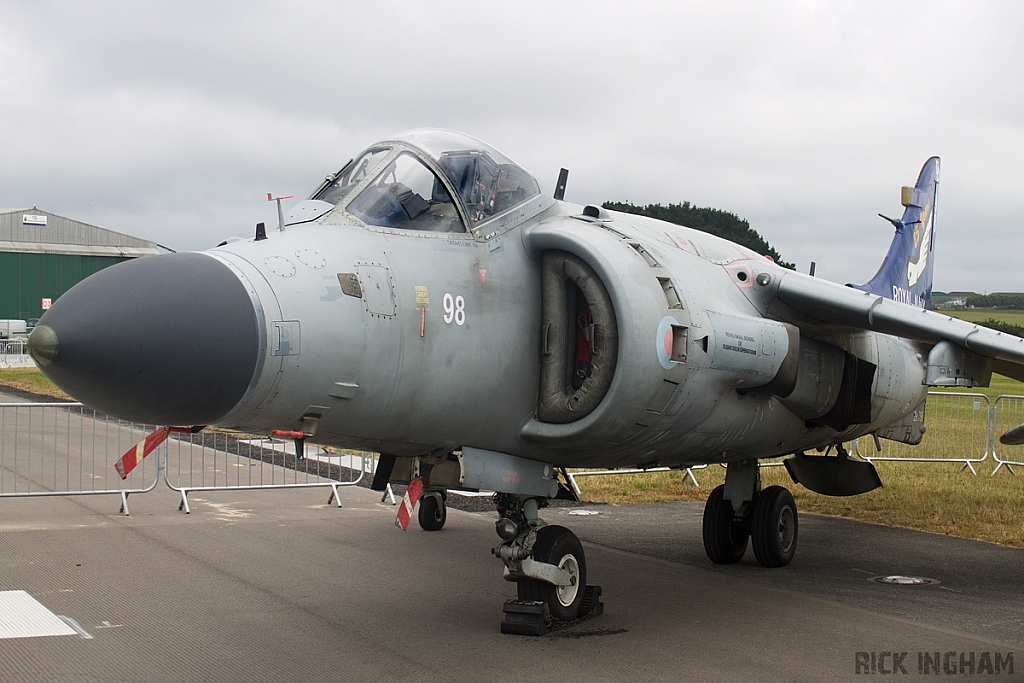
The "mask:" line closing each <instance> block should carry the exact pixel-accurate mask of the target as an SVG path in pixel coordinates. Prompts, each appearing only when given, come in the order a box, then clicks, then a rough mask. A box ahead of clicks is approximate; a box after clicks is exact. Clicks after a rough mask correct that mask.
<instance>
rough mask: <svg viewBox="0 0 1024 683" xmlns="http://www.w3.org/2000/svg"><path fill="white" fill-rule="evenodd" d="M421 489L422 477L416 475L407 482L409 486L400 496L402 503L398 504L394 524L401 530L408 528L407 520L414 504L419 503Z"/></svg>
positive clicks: (414, 506)
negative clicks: (403, 494)
mask: <svg viewBox="0 0 1024 683" xmlns="http://www.w3.org/2000/svg"><path fill="white" fill-rule="evenodd" d="M422 491H423V480H422V479H420V478H419V477H416V478H415V479H413V480H412V481H410V482H409V488H407V489H406V490H405V496H403V497H402V504H401V505H399V506H398V519H396V520H395V526H397V527H402V531H408V530H409V521H410V520H411V519H412V515H413V513H414V512H415V511H416V506H417V505H419V502H420V493H421V492H422Z"/></svg>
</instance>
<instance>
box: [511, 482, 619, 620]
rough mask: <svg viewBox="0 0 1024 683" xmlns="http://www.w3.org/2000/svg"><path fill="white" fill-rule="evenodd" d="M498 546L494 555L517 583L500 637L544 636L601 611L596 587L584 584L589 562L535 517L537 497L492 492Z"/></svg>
mask: <svg viewBox="0 0 1024 683" xmlns="http://www.w3.org/2000/svg"><path fill="white" fill-rule="evenodd" d="M495 503H496V507H497V509H498V513H499V514H500V515H501V517H500V518H499V519H498V521H497V523H496V525H495V528H496V530H497V532H498V535H499V536H500V537H501V539H502V542H501V543H500V544H499V545H498V547H497V548H495V549H494V550H493V551H492V552H493V553H494V555H496V556H497V557H499V558H500V559H501V561H502V562H504V563H505V579H506V580H507V581H515V582H516V591H517V594H518V598H519V599H518V600H509V601H507V602H506V603H505V607H504V614H505V618H504V620H503V621H502V623H501V631H502V633H515V634H520V635H543V634H544V633H547V632H548V631H550V630H551V629H553V628H560V627H564V626H568V625H571V624H574V623H577V622H578V621H581V620H583V619H589V618H590V617H594V616H597V615H599V614H601V613H603V612H604V605H603V604H601V601H600V596H601V588H600V586H588V585H587V560H586V556H585V555H584V552H583V545H582V544H581V543H580V540H579V538H577V536H576V534H574V533H573V532H572V531H570V530H569V529H566V528H565V527H562V526H549V525H547V524H545V522H544V520H542V519H541V518H540V517H539V516H538V515H537V510H538V508H539V507H540V503H541V501H540V499H538V498H524V497H521V496H515V495H511V494H503V493H498V494H495Z"/></svg>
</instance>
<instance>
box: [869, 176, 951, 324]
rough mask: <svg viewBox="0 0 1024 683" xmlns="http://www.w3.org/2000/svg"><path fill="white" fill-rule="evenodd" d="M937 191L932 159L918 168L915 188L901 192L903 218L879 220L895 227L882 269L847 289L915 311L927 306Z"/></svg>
mask: <svg viewBox="0 0 1024 683" xmlns="http://www.w3.org/2000/svg"><path fill="white" fill-rule="evenodd" d="M938 189H939V158H938V157H932V158H931V159H929V160H928V161H926V162H925V163H924V167H922V168H921V175H919V176H918V178H917V185H915V186H914V187H904V188H903V192H902V196H901V200H902V203H903V206H905V207H906V209H905V210H904V211H903V218H901V219H900V220H896V219H895V218H887V217H885V216H882V218H885V219H886V220H888V221H889V222H890V223H892V224H893V225H894V226H896V236H895V237H893V240H892V244H890V245H889V253H888V254H886V255H885V260H884V261H882V266H881V267H880V268H879V269H878V272H877V273H875V276H874V277H873V278H871V281H870V282H868V283H867V284H863V285H849V286H850V287H853V288H855V289H862V290H864V291H865V292H871V293H872V294H877V295H879V296H884V297H886V298H887V299H894V300H896V301H900V302H902V303H905V304H910V305H912V306H918V307H919V308H929V307H930V306H931V301H932V266H933V265H934V259H933V255H934V254H933V252H934V250H935V240H934V237H935V234H934V232H935V194H936V192H937V191H938ZM879 215H880V216H881V215H882V214H879Z"/></svg>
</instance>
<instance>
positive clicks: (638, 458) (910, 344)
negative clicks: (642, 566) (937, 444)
mask: <svg viewBox="0 0 1024 683" xmlns="http://www.w3.org/2000/svg"><path fill="white" fill-rule="evenodd" d="M938 176H939V160H938V159H937V158H933V159H930V160H928V162H927V163H926V164H925V166H924V168H923V169H922V172H921V175H920V178H919V180H918V182H917V184H916V185H915V186H913V187H906V188H903V194H902V204H903V206H904V207H905V211H904V214H903V217H902V218H901V219H889V220H890V221H891V222H892V223H893V225H894V226H895V228H896V235H895V238H894V240H893V242H892V246H891V247H890V250H889V253H888V255H887V257H886V259H885V262H884V263H883V265H882V268H881V269H880V270H879V272H878V274H877V275H876V276H875V277H874V278H873V279H872V280H871V281H870V282H869V283H867V284H865V285H860V286H843V285H838V284H834V283H831V282H827V281H824V280H822V279H819V278H814V277H811V276H808V275H803V274H800V273H796V272H793V271H790V270H787V269H785V268H782V267H780V266H778V265H776V264H775V263H773V262H772V261H770V260H769V259H767V258H765V257H764V256H762V255H760V254H757V253H755V252H753V251H751V250H749V249H746V248H744V247H741V246H738V245H736V244H733V243H731V242H728V241H726V240H723V239H720V238H717V237H714V236H712V235H709V234H706V233H703V232H699V231H696V230H691V229H688V228H684V227H679V226H675V225H670V224H667V223H663V222H659V221H656V220H652V219H649V218H644V217H640V216H635V215H627V214H621V213H615V212H610V211H607V210H604V209H602V208H600V207H597V206H578V205H576V204H572V203H569V202H566V201H563V196H564V187H565V175H564V174H563V175H562V176H561V177H560V181H559V186H558V187H557V188H556V190H555V193H554V196H553V197H552V196H550V195H549V194H547V193H545V192H542V191H541V188H540V187H539V186H538V184H537V181H536V180H535V179H534V178H533V177H532V176H531V175H530V174H529V173H527V172H526V171H525V170H524V169H523V168H521V167H520V166H518V165H516V164H515V163H514V162H512V161H511V160H510V159H509V158H508V157H506V156H505V155H503V154H501V153H500V152H498V151H497V150H495V149H493V148H491V147H489V146H488V145H486V144H484V143H482V142H480V141H479V140H476V139H474V138H471V137H468V136H465V135H461V134H458V133H453V132H448V131H441V130H414V131H411V132H408V133H404V134H401V135H398V136H395V137H394V138H392V139H390V140H385V141H383V142H380V143H377V144H375V145H372V146H371V147H369V148H368V149H367V150H366V151H364V152H362V153H360V154H359V155H358V156H357V157H355V158H354V159H353V160H352V161H350V162H349V163H347V164H345V166H344V167H343V168H342V169H341V170H339V171H338V172H337V173H334V174H331V175H329V176H327V178H326V180H325V181H324V182H323V183H322V184H321V185H320V186H319V187H317V188H316V190H314V191H313V193H312V194H311V195H310V197H309V198H308V199H307V200H305V201H303V202H301V203H299V204H297V205H296V206H295V208H294V209H293V210H292V211H291V212H290V215H288V216H287V217H286V218H284V219H283V220H282V221H281V223H282V225H281V226H280V229H279V230H271V231H270V232H269V233H268V232H267V231H266V230H260V229H258V230H257V234H256V237H255V239H247V240H234V241H229V242H226V243H224V244H221V245H220V246H218V247H216V248H213V249H210V250H207V251H204V252H198V253H181V254H168V255H160V256H151V257H146V258H142V259H138V260H134V261H130V262H126V263H123V264H120V265H116V266H114V267H111V268H108V269H106V270H103V271H101V272H99V273H97V274H95V275H93V276H92V277H90V278H88V279H86V280H84V281H83V282H82V283H80V284H79V285H77V286H76V287H74V288H73V289H72V290H70V291H69V292H67V293H66V294H64V295H63V296H62V297H60V299H58V300H57V301H55V302H54V303H53V306H52V307H51V308H50V310H49V311H47V313H46V314H45V315H44V316H43V317H42V319H41V320H40V321H39V325H38V326H37V327H36V328H35V330H34V332H33V333H32V336H31V339H30V340H29V347H30V349H31V353H32V356H33V357H34V358H35V360H36V361H37V362H38V364H39V365H40V366H41V367H42V368H43V371H44V372H45V373H46V374H47V375H48V376H49V377H50V378H51V379H52V380H53V381H54V382H55V383H56V384H57V385H58V386H60V387H61V388H62V389H64V390H65V391H67V392H68V393H69V394H71V395H72V396H74V397H76V398H77V399H79V400H81V401H82V402H84V403H86V404H87V405H90V406H92V407H94V408H96V409H98V410H100V411H102V412H104V413H107V414H110V415H114V416H117V417H121V418H124V419H127V420H135V421H139V422H147V423H151V424H164V425H177V426H202V425H219V426H222V427H230V428H234V429H241V430H245V431H247V432H257V433H270V432H272V431H274V430H283V431H286V432H292V433H297V434H300V435H301V437H302V438H304V439H305V440H307V441H309V442H311V443H317V444H323V445H328V446H335V447H342V448H353V449H362V450H371V451H375V452H379V453H380V454H381V456H380V460H379V465H378V469H377V475H376V477H375V481H374V485H375V487H377V488H378V489H382V488H383V487H384V486H385V485H386V484H387V483H388V482H399V483H402V484H408V483H410V482H416V483H417V488H418V487H419V486H422V490H423V493H422V495H421V500H420V503H419V506H418V510H419V515H418V516H419V522H420V524H421V526H422V527H423V528H425V529H439V528H440V527H441V526H442V525H443V523H444V520H445V500H446V495H447V491H448V490H449V489H468V490H490V491H495V492H496V493H495V496H494V501H495V506H496V509H497V512H498V515H499V519H498V521H497V524H496V530H497V533H498V535H499V537H500V542H499V543H498V545H497V547H496V548H495V549H494V554H495V555H496V556H497V557H498V558H500V559H501V561H502V562H503V563H504V565H505V577H506V578H507V579H508V580H511V581H514V582H516V584H517V586H518V596H519V597H520V598H521V599H522V600H532V601H539V602H543V603H546V605H547V607H548V609H549V611H550V614H551V615H552V616H554V617H556V618H558V619H562V620H571V619H573V618H576V617H577V616H579V614H580V609H581V603H582V601H583V596H584V590H583V588H584V586H585V585H586V582H587V565H586V560H585V557H584V553H583V548H582V547H581V545H580V542H579V540H578V539H577V537H576V536H575V535H574V534H573V533H572V532H571V531H569V530H568V529H566V528H563V527H560V526H553V525H546V524H545V523H544V521H543V520H542V519H541V517H540V516H539V510H540V509H541V508H543V507H544V506H545V504H546V502H547V500H548V499H550V498H555V497H560V496H563V497H564V496H571V491H570V490H569V489H568V488H567V487H566V486H565V481H564V468H575V467H584V468H613V467H631V468H650V467H655V466H668V467H673V468H684V467H687V466H690V465H696V464H701V463H722V464H726V465H727V475H726V481H725V484H724V485H722V486H719V487H718V488H716V489H715V490H714V491H712V493H711V495H710V497H709V499H708V502H707V505H706V508H705V513H704V525H703V537H704V545H705V548H706V550H707V554H708V556H709V557H710V559H711V560H712V561H714V562H717V563H731V562H736V561H738V560H739V559H740V558H741V557H742V556H743V554H744V553H745V551H746V549H747V546H748V541H749V542H750V543H751V544H752V545H753V549H754V553H755V555H756V557H757V560H758V561H759V562H760V563H761V564H762V565H764V566H768V567H777V566H782V565H786V564H788V563H789V562H790V560H791V559H792V558H793V554H794V551H795V549H796V542H797V528H798V527H797V511H796V506H795V504H794V502H793V497H792V496H791V494H790V493H789V492H788V491H787V490H786V489H785V488H783V487H779V486H771V487H767V488H762V487H761V484H760V477H759V475H758V471H759V470H758V461H759V460H760V459H763V458H773V457H779V456H791V457H790V458H789V459H787V460H786V465H787V468H788V469H789V472H790V473H791V474H792V476H793V478H794V480H796V481H798V482H799V483H801V484H803V485H805V486H807V487H808V488H810V489H813V490H816V491H819V492H822V493H825V494H830V495H853V494H858V493H863V492H865V491H868V490H870V489H872V488H874V487H876V486H878V485H880V482H879V480H878V475H877V474H876V472H875V470H874V468H873V467H872V465H871V464H870V463H866V462H863V461H859V460H854V459H852V458H850V457H848V455H847V454H846V451H845V450H844V449H843V446H842V445H843V443H844V442H848V441H849V440H851V439H855V438H857V437H859V436H862V435H867V434H873V435H875V436H877V437H879V438H883V439H893V440H896V441H901V442H904V443H909V444H914V443H918V442H919V441H920V439H921V435H922V431H923V429H924V403H925V397H926V392H927V390H928V387H929V386H986V385H987V384H988V382H989V379H990V376H991V373H992V372H993V370H994V371H996V372H1000V373H1002V374H1005V375H1009V376H1011V377H1015V378H1017V379H1024V340H1022V339H1019V338H1016V337H1012V336H1009V335H1006V334H1000V333H998V332H995V331H991V330H988V329H985V328H980V327H978V326H976V325H973V324H970V323H967V322H963V321H959V320H953V319H950V318H948V317H946V316H943V315H939V314H937V313H933V312H930V311H928V310H925V309H926V307H927V305H928V302H929V299H930V296H931V282H932V266H933V258H932V257H933V251H934V244H935V240H934V239H933V231H934V216H935V195H936V189H937V187H938ZM813 449H819V450H821V449H831V450H828V451H826V452H829V453H830V452H835V453H836V455H826V456H820V455H811V456H809V455H806V454H805V452H806V451H812V450H813Z"/></svg>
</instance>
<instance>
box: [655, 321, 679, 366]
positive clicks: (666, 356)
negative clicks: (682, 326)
mask: <svg viewBox="0 0 1024 683" xmlns="http://www.w3.org/2000/svg"><path fill="white" fill-rule="evenodd" d="M678 324H679V321H678V320H676V319H675V318H673V317H672V316H670V315H666V316H665V317H664V318H662V319H661V322H660V323H659V324H658V333H657V334H656V335H655V337H654V347H655V349H656V350H657V352H658V362H659V363H661V367H663V368H665V369H666V370H671V369H672V368H673V367H675V366H676V365H677V364H678V361H674V360H672V341H673V335H672V326H673V325H678Z"/></svg>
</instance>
